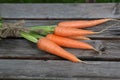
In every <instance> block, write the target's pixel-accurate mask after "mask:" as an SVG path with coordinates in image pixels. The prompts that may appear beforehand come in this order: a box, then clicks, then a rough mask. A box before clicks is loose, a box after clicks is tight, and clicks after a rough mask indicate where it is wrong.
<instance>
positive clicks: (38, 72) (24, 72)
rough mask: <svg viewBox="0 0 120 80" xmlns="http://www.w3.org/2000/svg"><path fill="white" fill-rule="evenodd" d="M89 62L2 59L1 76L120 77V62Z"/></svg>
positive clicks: (8, 77) (18, 77)
mask: <svg viewBox="0 0 120 80" xmlns="http://www.w3.org/2000/svg"><path fill="white" fill-rule="evenodd" d="M88 63H89V64H83V63H72V62H69V61H53V60H49V61H42V60H0V78H5V79H10V78H12V79H47V78H48V79H56V78H58V79H62V78H71V79H72V78H73V79H74V78H98V79H96V80H104V79H110V80H111V79H120V76H119V74H120V71H119V69H120V62H93V61H91V62H88ZM83 80H86V79H83ZM87 80H90V79H87ZM92 80H93V79H92Z"/></svg>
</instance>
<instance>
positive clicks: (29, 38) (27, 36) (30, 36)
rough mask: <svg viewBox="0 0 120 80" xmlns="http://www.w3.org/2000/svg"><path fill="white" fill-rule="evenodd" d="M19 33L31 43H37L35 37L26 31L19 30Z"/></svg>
mask: <svg viewBox="0 0 120 80" xmlns="http://www.w3.org/2000/svg"><path fill="white" fill-rule="evenodd" d="M20 35H21V36H22V37H23V38H25V39H27V40H29V41H31V42H33V43H37V42H38V40H37V38H35V37H34V36H32V35H30V34H29V33H27V32H24V31H21V32H20ZM41 37H42V36H41Z"/></svg>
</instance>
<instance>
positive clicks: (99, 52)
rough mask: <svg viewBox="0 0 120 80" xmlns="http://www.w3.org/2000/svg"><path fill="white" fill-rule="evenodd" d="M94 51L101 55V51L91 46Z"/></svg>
mask: <svg viewBox="0 0 120 80" xmlns="http://www.w3.org/2000/svg"><path fill="white" fill-rule="evenodd" d="M93 50H94V51H96V52H97V53H98V54H99V55H102V52H101V51H98V50H97V49H95V48H93Z"/></svg>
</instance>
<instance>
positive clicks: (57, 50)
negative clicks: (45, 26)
mask: <svg viewBox="0 0 120 80" xmlns="http://www.w3.org/2000/svg"><path fill="white" fill-rule="evenodd" d="M37 46H38V48H39V49H41V50H43V51H46V52H49V53H51V54H54V55H57V56H59V57H62V58H65V59H68V60H70V61H72V62H82V61H81V60H80V59H78V58H77V57H76V56H74V55H73V54H71V53H69V52H67V51H65V50H64V49H63V48H61V47H60V46H58V45H57V44H56V43H54V42H53V41H51V40H49V39H47V38H40V39H39V40H38V43H37Z"/></svg>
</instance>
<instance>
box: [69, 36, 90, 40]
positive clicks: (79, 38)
mask: <svg viewBox="0 0 120 80" xmlns="http://www.w3.org/2000/svg"><path fill="white" fill-rule="evenodd" d="M68 38H71V39H76V40H91V39H90V38H88V37H86V36H69V37H68Z"/></svg>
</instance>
